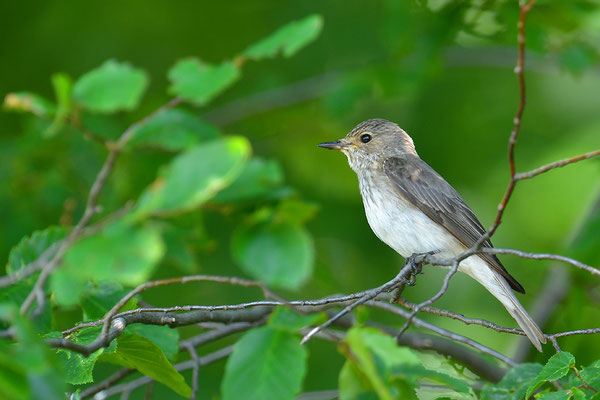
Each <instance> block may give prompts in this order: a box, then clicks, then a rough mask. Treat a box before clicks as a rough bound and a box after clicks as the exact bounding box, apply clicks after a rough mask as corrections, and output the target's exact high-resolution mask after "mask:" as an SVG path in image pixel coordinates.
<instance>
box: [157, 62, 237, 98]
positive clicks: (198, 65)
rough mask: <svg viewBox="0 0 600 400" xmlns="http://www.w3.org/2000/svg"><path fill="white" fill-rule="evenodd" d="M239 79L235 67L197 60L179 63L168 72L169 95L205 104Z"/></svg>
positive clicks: (230, 64)
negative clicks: (170, 83)
mask: <svg viewBox="0 0 600 400" xmlns="http://www.w3.org/2000/svg"><path fill="white" fill-rule="evenodd" d="M239 77H240V72H239V70H238V68H237V67H236V65H235V64H234V63H233V62H231V61H227V62H223V63H222V64H219V65H210V64H206V63H203V62H201V61H200V60H197V59H185V60H182V61H179V62H178V63H177V64H175V66H174V67H173V68H171V70H170V71H169V79H170V80H171V82H172V84H173V85H172V86H171V89H170V91H171V93H172V94H174V95H177V96H181V97H183V98H185V99H186V100H189V101H192V102H194V103H196V104H198V105H203V104H206V103H207V102H208V101H209V100H211V99H212V98H213V97H215V96H216V95H217V94H219V93H220V92H222V91H223V90H225V89H226V88H227V87H228V86H230V85H231V84H233V83H234V82H235V81H236V80H238V79H239Z"/></svg>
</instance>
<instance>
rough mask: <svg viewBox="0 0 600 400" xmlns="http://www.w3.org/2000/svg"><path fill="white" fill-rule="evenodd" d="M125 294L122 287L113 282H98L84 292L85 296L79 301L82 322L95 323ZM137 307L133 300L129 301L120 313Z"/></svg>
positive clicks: (125, 290) (125, 291) (126, 290)
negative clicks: (81, 310)
mask: <svg viewBox="0 0 600 400" xmlns="http://www.w3.org/2000/svg"><path fill="white" fill-rule="evenodd" d="M127 293H129V290H128V289H124V288H123V286H122V285H120V284H119V283H117V282H114V281H105V282H99V283H98V284H97V285H95V286H94V287H93V289H89V290H86V291H85V295H84V296H82V297H81V299H80V305H81V308H82V309H83V320H84V321H96V320H99V319H102V318H103V317H104V315H105V314H106V313H107V312H108V311H109V310H110V309H111V308H112V307H113V306H114V305H115V304H116V303H118V302H119V300H121V299H122V298H123V297H124V296H125V295H126V294H127ZM136 306H137V300H136V299H135V298H133V299H131V300H129V301H128V302H127V304H125V306H123V308H121V311H126V310H132V309H134V308H135V307H136Z"/></svg>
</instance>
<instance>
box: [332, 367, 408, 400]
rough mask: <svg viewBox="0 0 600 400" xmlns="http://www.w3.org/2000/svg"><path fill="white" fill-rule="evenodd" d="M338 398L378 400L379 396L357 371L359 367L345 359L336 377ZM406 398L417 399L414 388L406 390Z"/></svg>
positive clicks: (342, 399) (344, 399)
mask: <svg viewBox="0 0 600 400" xmlns="http://www.w3.org/2000/svg"><path fill="white" fill-rule="evenodd" d="M338 381H339V389H340V400H379V396H377V393H375V391H374V390H373V388H372V387H371V386H370V385H369V382H368V380H367V379H365V377H364V376H363V375H361V374H360V373H359V367H357V366H356V365H355V363H353V362H351V361H346V362H345V363H344V366H343V367H342V369H341V370H340V375H339V378H338ZM405 399H407V400H412V399H415V400H416V399H417V398H416V394H415V392H414V390H413V391H412V393H411V392H410V391H408V395H407V396H406V397H405Z"/></svg>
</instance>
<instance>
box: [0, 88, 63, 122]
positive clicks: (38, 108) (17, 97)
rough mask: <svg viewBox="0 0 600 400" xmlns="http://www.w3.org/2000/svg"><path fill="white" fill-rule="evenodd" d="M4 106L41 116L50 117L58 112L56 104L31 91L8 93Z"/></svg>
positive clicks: (11, 109) (6, 108) (10, 109)
mask: <svg viewBox="0 0 600 400" xmlns="http://www.w3.org/2000/svg"><path fill="white" fill-rule="evenodd" d="M3 107H4V109H5V110H8V111H19V112H30V113H32V114H35V115H37V116H38V117H41V118H50V117H52V116H53V115H54V114H55V113H56V106H55V105H54V104H52V102H51V101H49V100H46V99H45V98H43V97H42V96H40V95H38V94H35V93H31V92H14V93H8V94H7V95H6V96H5V97H4V104H3Z"/></svg>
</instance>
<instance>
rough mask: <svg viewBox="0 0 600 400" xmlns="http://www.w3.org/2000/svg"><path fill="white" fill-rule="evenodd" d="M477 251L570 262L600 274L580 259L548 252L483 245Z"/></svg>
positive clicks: (598, 274) (599, 274)
mask: <svg viewBox="0 0 600 400" xmlns="http://www.w3.org/2000/svg"><path fill="white" fill-rule="evenodd" d="M477 253H488V254H511V255H514V256H518V257H521V258H529V259H532V260H555V261H561V262H564V263H567V264H570V265H572V266H574V267H576V268H579V269H583V270H584V271H587V272H589V273H590V274H592V275H596V276H600V270H598V269H596V268H594V267H592V266H590V265H587V264H584V263H582V262H581V261H577V260H575V259H573V258H569V257H565V256H561V255H558V254H548V253H529V252H526V251H521V250H514V249H501V248H497V247H494V248H488V247H484V248H481V249H479V250H478V251H477Z"/></svg>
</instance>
